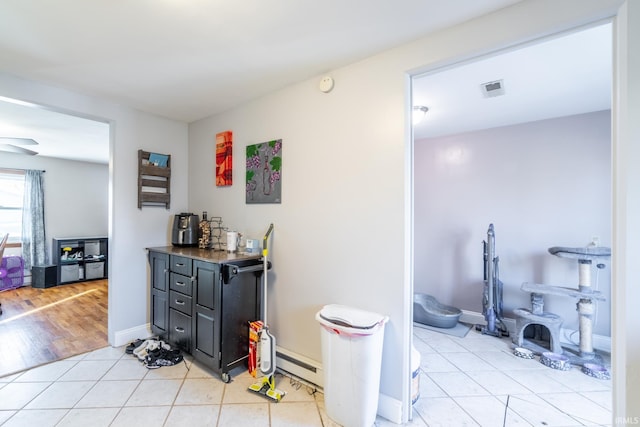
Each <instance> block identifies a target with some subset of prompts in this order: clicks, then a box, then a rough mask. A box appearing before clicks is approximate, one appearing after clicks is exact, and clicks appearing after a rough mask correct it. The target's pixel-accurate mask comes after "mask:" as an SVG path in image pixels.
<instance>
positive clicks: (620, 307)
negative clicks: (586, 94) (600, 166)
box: [612, 1, 640, 425]
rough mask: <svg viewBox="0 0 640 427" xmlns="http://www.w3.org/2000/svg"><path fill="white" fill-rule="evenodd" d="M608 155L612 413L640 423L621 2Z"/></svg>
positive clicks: (633, 16) (639, 67) (635, 36)
mask: <svg viewBox="0 0 640 427" xmlns="http://www.w3.org/2000/svg"><path fill="white" fill-rule="evenodd" d="M616 36H617V39H616V45H617V48H618V51H617V56H616V63H615V70H616V79H615V81H614V115H613V117H614V119H615V121H614V123H613V128H614V146H613V151H614V156H613V170H614V176H613V183H614V185H613V207H614V212H613V215H614V221H613V248H612V250H613V253H614V258H613V265H614V268H613V270H614V276H613V283H614V286H613V290H612V291H613V294H614V299H613V346H614V353H613V355H612V356H613V367H614V372H613V373H614V378H613V380H614V381H613V383H614V388H613V413H614V415H615V416H616V417H615V418H614V423H615V424H622V425H624V424H638V423H639V422H640V407H639V406H638V402H640V386H638V384H640V340H638V330H640V316H639V315H638V301H640V286H638V283H640V263H639V262H638V259H640V239H638V236H640V185H638V183H639V182H640V168H638V165H639V164H640V144H638V141H640V121H638V117H640V78H638V76H640V3H639V2H637V1H625V3H624V5H623V7H621V9H620V12H619V15H618V19H617V21H616Z"/></svg>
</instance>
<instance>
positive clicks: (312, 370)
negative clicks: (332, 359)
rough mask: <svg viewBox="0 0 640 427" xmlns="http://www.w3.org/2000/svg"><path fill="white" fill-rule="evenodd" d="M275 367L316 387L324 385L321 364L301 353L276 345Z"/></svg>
mask: <svg viewBox="0 0 640 427" xmlns="http://www.w3.org/2000/svg"><path fill="white" fill-rule="evenodd" d="M276 367H277V368H278V369H280V370H281V371H283V372H284V373H288V374H291V375H292V376H294V377H296V378H298V379H301V380H303V381H305V382H308V383H310V384H311V385H315V386H317V387H318V388H323V387H324V379H323V378H324V377H323V375H324V374H323V371H322V365H321V364H320V363H318V362H317V361H315V360H312V359H309V358H308V357H305V356H303V355H301V354H298V353H295V352H293V351H291V350H287V349H285V348H282V347H280V346H276Z"/></svg>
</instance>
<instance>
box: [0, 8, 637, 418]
mask: <svg viewBox="0 0 640 427" xmlns="http://www.w3.org/2000/svg"><path fill="white" fill-rule="evenodd" d="M620 3H622V1H618V0H566V1H563V2H556V1H552V0H535V1H529V0H527V1H524V2H522V3H518V4H516V5H514V6H513V7H510V8H507V9H504V10H502V11H498V12H496V13H493V14H491V15H488V16H486V17H483V18H480V19H477V20H473V21H469V22H467V23H465V24H463V25H460V26H456V27H454V28H451V29H447V30H443V31H441V32H438V33H436V34H434V35H433V36H430V37H427V38H425V39H421V40H419V41H416V42H414V43H411V44H408V45H405V46H402V47H400V48H398V49H394V50H391V51H389V52H385V53H383V54H381V55H378V56H376V57H373V58H370V59H368V60H366V61H363V62H361V63H358V64H354V65H352V66H350V67H345V68H343V69H339V70H334V71H333V72H332V73H331V74H332V75H333V76H334V77H335V78H336V88H335V89H334V91H333V92H332V93H330V94H327V95H324V94H320V93H319V92H318V91H317V81H318V79H319V77H320V76H318V79H312V80H309V81H306V82H302V83H300V84H298V85H295V86H292V87H290V88H287V89H285V90H283V91H280V92H277V93H274V94H273V95H270V96H267V97H265V98H264V99H261V100H257V101H255V102H253V103H250V104H247V105H245V106H243V107H240V108H238V109H236V110H234V111H231V112H228V113H227V114H224V115H220V116H218V117H215V118H209V119H206V120H203V121H201V122H198V123H196V124H194V125H193V126H191V127H190V129H189V134H190V135H189V145H190V151H191V152H190V153H189V159H188V160H187V151H186V146H185V141H187V134H186V126H185V125H184V124H181V123H177V122H173V121H170V120H165V119H162V118H158V117H154V116H150V115H146V114H143V113H137V112H135V111H133V110H131V109H128V108H125V107H121V106H117V105H113V104H111V103H108V102H106V101H102V100H99V99H96V98H91V97H86V96H82V95H79V94H75V93H70V92H67V91H64V90H60V89H56V88H53V87H49V86H43V85H39V84H34V83H30V82H24V81H18V80H16V79H12V78H10V77H9V76H4V75H0V93H1V94H2V95H4V96H13V97H16V98H22V99H27V100H33V101H39V102H40V103H45V104H49V105H54V106H58V107H61V108H64V109H69V110H73V111H81V112H85V113H87V114H90V115H94V116H99V117H103V118H108V119H110V120H111V121H112V122H113V123H115V126H114V134H113V135H114V136H113V138H114V140H113V143H112V148H113V153H112V156H113V157H112V162H111V168H112V169H111V171H110V179H111V181H110V185H111V189H112V193H111V197H112V215H111V217H110V227H111V228H110V237H111V239H112V243H111V247H112V248H113V249H114V250H115V253H113V252H112V257H111V262H112V265H111V269H110V271H112V272H114V274H113V275H112V278H111V281H110V282H112V288H114V289H113V290H114V291H115V292H110V298H111V300H110V325H109V326H110V327H109V330H110V340H112V339H113V334H114V331H117V330H120V329H124V328H127V327H131V326H134V325H136V324H142V323H143V322H144V323H146V322H147V317H146V313H142V310H141V307H142V306H143V305H145V304H146V303H147V301H146V298H147V289H148V288H147V286H148V285H147V267H146V259H145V253H144V247H145V246H148V245H158V244H166V243H167V242H169V240H170V239H169V237H168V233H167V231H168V216H169V215H167V212H166V211H164V210H151V209H143V210H142V211H138V210H137V208H136V203H135V202H136V200H135V199H136V190H135V182H136V179H135V174H136V165H135V162H136V160H135V159H136V156H135V152H136V151H137V149H138V148H146V149H148V150H152V149H154V150H158V151H166V152H170V153H171V154H172V155H173V156H174V157H173V158H172V162H173V165H174V169H176V173H174V174H173V176H174V178H173V179H172V193H173V202H172V209H171V213H176V212H178V211H180V210H184V209H185V208H184V206H187V203H186V197H187V182H186V180H187V176H188V178H189V183H190V184H189V187H190V190H189V204H188V208H189V209H191V210H193V211H196V212H197V211H200V210H203V209H206V210H208V211H209V212H210V213H211V214H213V213H216V214H221V215H223V216H224V217H225V219H226V221H227V223H228V224H229V225H233V226H234V227H237V228H238V229H241V230H243V231H245V232H248V233H251V234H258V235H261V234H262V233H263V232H264V229H265V227H266V225H267V222H269V221H274V222H275V224H276V233H275V235H274V242H273V244H274V251H273V258H274V266H275V269H274V273H273V276H274V277H273V279H274V280H272V281H271V283H272V284H273V287H272V289H274V292H278V294H276V295H275V299H272V301H273V304H272V305H271V310H272V312H273V315H272V316H271V317H270V319H274V320H273V321H274V332H275V333H276V335H277V336H278V338H279V339H281V340H282V344H283V345H284V346H286V347H290V348H292V349H294V350H295V349H300V348H303V347H305V348H304V349H303V350H304V351H303V353H304V354H307V355H311V356H313V358H316V359H317V358H318V357H319V356H318V350H319V342H318V335H319V331H318V329H317V325H316V324H315V322H314V321H313V320H312V318H311V317H310V316H311V314H312V313H313V312H314V311H315V309H316V308H317V307H318V306H319V305H321V304H323V303H325V302H335V301H337V300H340V301H341V302H345V303H349V304H354V305H356V304H358V305H359V306H362V307H363V308H368V309H374V310H378V311H381V312H385V313H387V314H389V315H390V316H391V323H390V324H389V325H388V326H389V327H388V334H387V337H386V340H385V346H386V350H385V354H384V360H383V366H384V370H383V376H382V384H383V390H384V392H385V393H387V394H388V395H389V396H391V397H393V398H396V399H402V400H403V401H404V403H405V407H404V408H405V409H408V408H409V396H410V379H409V372H410V365H409V351H408V349H409V346H408V343H409V339H410V331H411V317H410V315H411V305H410V298H409V297H408V294H409V292H410V289H411V288H410V272H409V271H408V270H407V269H406V268H405V259H406V257H410V256H411V253H410V252H409V251H408V250H407V248H409V247H410V246H411V245H410V238H405V237H404V232H405V228H406V226H408V224H407V223H408V221H405V211H406V208H405V204H404V202H405V198H404V194H405V190H406V187H408V186H409V181H405V177H407V176H409V175H410V174H409V172H410V167H409V164H410V163H409V162H405V160H406V154H407V150H408V148H407V147H408V146H409V144H410V142H409V141H410V132H409V131H408V114H406V111H408V101H407V99H408V93H409V84H408V77H407V72H410V73H418V72H422V71H425V70H427V69H430V68H434V67H437V66H439V65H443V64H451V63H453V62H456V61H460V60H463V59H465V58H470V57H474V56H478V55H481V54H483V53H486V52H488V51H493V50H496V49H499V48H502V47H506V46H511V45H514V44H517V43H519V42H523V41H527V40H531V39H533V38H536V37H540V36H544V35H549V34H552V33H555V32H557V31H561V30H564V29H568V28H571V27H575V26H578V25H581V24H585V23H588V22H591V21H594V20H597V19H601V18H604V17H607V16H613V15H614V14H615V13H616V11H617V9H616V8H617V6H618V5H619V4H620ZM625 4H626V5H629V2H625ZM636 6H637V5H636ZM630 9H632V10H631V11H630V13H628V14H626V11H625V16H624V18H625V19H628V20H629V21H631V20H633V22H634V24H635V23H637V22H638V20H639V19H640V13H639V12H640V11H638V10H637V7H636V8H635V9H634V8H633V6H631V7H630ZM551 11H552V12H553V13H551ZM631 27H632V28H631V29H630V30H629V31H631V34H630V35H629V36H627V35H626V33H624V34H622V37H623V40H622V41H618V42H617V43H618V44H620V43H623V44H624V45H625V47H627V46H628V50H627V51H625V55H628V56H629V57H630V58H631V61H630V62H631V63H630V64H627V63H626V62H624V63H623V64H621V66H622V67H623V69H622V71H620V72H625V73H626V72H629V71H632V72H631V73H629V75H628V76H627V78H626V79H625V85H623V87H622V89H623V90H624V91H625V96H626V97H627V98H625V100H624V103H623V104H622V105H621V107H620V110H621V111H622V112H624V113H634V112H637V107H638V99H640V97H639V96H638V91H637V77H635V80H634V77H633V76H637V75H640V73H638V72H637V71H638V70H637V68H638V60H637V59H638V58H637V57H635V56H634V55H637V52H639V51H640V50H638V49H635V50H634V49H632V47H633V48H637V46H634V44H633V43H632V40H631V39H630V37H633V36H635V35H636V34H635V32H637V31H638V29H637V28H638V27H637V26H636V27H633V26H631ZM633 28H636V29H635V30H634V31H635V32H634V31H632V29H633ZM627 89H629V90H630V91H629V92H628V93H627V92H626V90H627ZM614 115H615V111H614ZM620 127H621V128H622V130H623V131H624V132H623V133H624V136H623V138H621V140H620V141H619V144H620V147H619V148H620V149H622V151H623V152H624V154H626V155H627V156H628V157H627V158H626V159H625V162H626V161H629V162H631V164H638V163H640V155H639V153H638V150H637V147H636V148H633V147H634V146H633V145H632V143H631V141H635V140H637V139H638V138H637V135H638V125H637V124H633V123H632V122H631V121H630V120H627V121H625V122H624V123H623V124H622V125H621V126H620ZM227 129H231V130H233V131H234V132H235V141H236V147H238V146H239V147H241V148H240V152H239V153H238V151H235V156H236V162H235V170H236V173H240V176H241V175H242V173H244V169H243V168H242V167H241V166H239V164H238V163H237V162H238V159H240V161H241V158H242V147H244V146H245V145H247V144H251V143H256V142H262V141H266V140H269V139H271V138H274V137H282V138H283V142H284V144H285V145H284V150H285V151H284V161H285V164H284V172H283V179H284V184H283V204H282V205H279V206H276V205H267V206H245V205H244V198H243V197H242V189H241V188H239V187H242V185H241V182H242V178H241V177H240V178H238V175H236V176H235V179H236V183H237V184H234V187H232V188H230V189H216V188H214V185H213V178H212V173H213V169H212V168H211V167H210V166H211V165H212V164H213V163H212V162H213V148H212V145H211V148H209V147H208V146H207V144H209V143H211V144H212V142H213V138H214V137H215V133H216V132H219V131H223V130H227ZM634 138H635V139H634ZM288 147H289V148H288ZM310 149H311V150H310ZM625 149H626V150H627V151H625ZM236 150H237V148H236ZM287 150H289V151H287ZM329 151H336V152H337V153H336V156H337V159H334V158H333V157H330V155H329V154H328V152H329ZM287 153H290V154H287ZM198 154H200V155H202V156H203V157H202V158H199V157H198ZM338 154H340V155H341V156H342V157H340V156H338ZM209 155H210V156H211V158H210V160H208V159H207V157H206V156H209ZM614 159H615V158H614ZM210 162H211V163H210ZM288 162H290V163H288ZM333 162H335V163H336V164H337V165H336V166H335V167H334V166H332V165H333V164H334V163H333ZM625 164H626V163H624V164H623V167H622V168H621V169H620V170H619V171H616V172H615V173H616V177H617V178H618V181H622V183H623V184H624V183H626V182H629V184H628V185H624V186H623V188H620V189H619V190H620V194H615V195H614V197H616V200H617V202H616V203H622V202H620V198H623V199H624V198H626V197H627V194H629V195H633V196H635V195H636V194H635V193H633V191H635V192H636V193H637V191H638V190H637V186H635V190H633V188H631V189H630V190H627V188H629V186H630V185H631V184H630V183H631V182H637V178H638V177H637V172H632V171H634V170H635V169H631V168H630V167H624V165H625ZM187 165H188V166H189V168H190V169H189V171H187ZM319 166H326V167H327V168H329V170H330V171H331V172H332V174H328V176H329V178H327V179H324V180H323V179H321V178H320V177H318V176H314V175H313V174H311V173H309V171H310V170H311V171H313V170H314V169H313V168H319ZM345 166H349V167H345ZM352 166H353V167H352ZM203 167H204V168H205V169H200V168H203ZM636 169H637V168H636ZM187 174H188V175H187ZM238 180H239V181H238ZM618 181H616V182H618ZM238 183H240V184H238ZM405 184H406V185H405ZM629 191H630V192H631V193H629ZM635 200H640V197H635ZM618 215H619V218H620V219H621V220H622V221H621V222H619V223H618V224H617V228H616V231H617V233H618V235H620V236H623V235H624V233H625V231H626V230H627V227H631V230H632V231H633V230H637V227H638V221H639V220H638V219H637V218H640V212H638V206H637V203H636V204H631V205H630V206H629V207H628V208H627V207H626V206H624V209H623V210H621V211H620V212H619V213H618ZM614 226H616V223H615V222H614ZM163 231H164V233H163ZM636 240H637V239H636ZM615 245H616V244H614V246H615ZM634 245H635V246H634ZM617 247H618V248H621V249H624V252H619V253H621V254H624V255H622V256H623V257H624V260H626V264H625V265H623V266H622V267H620V268H621V269H622V268H626V273H627V274H625V275H624V276H622V277H621V278H620V281H619V282H618V284H617V287H616V286H614V288H615V289H617V290H616V292H617V293H616V295H617V296H618V297H620V296H624V295H625V294H624V293H623V291H624V290H626V291H627V294H629V296H630V297H633V298H627V299H620V300H618V304H619V307H618V310H617V314H616V316H619V317H618V326H616V328H620V329H619V330H620V331H622V330H623V329H622V328H624V325H623V323H624V322H627V324H629V326H628V327H629V329H627V330H624V331H625V332H624V334H623V335H621V337H620V338H619V341H618V345H619V347H618V348H620V352H621V355H620V356H619V358H618V359H616V360H618V361H622V362H624V363H622V364H620V365H618V367H617V368H616V370H615V371H614V374H615V375H616V379H617V382H616V383H614V386H615V387H614V388H616V390H617V391H616V392H615V393H616V395H617V397H616V403H615V413H616V414H618V415H624V414H626V412H624V411H625V410H626V407H628V408H629V411H631V408H632V407H631V403H633V402H637V401H638V390H637V386H636V387H635V389H634V385H633V384H637V383H638V372H639V368H638V367H639V366H640V361H639V360H638V354H640V350H639V349H638V347H637V345H638V344H637V343H636V344H635V347H634V346H632V345H631V344H632V342H633V340H632V337H633V332H634V331H635V330H637V329H638V327H640V325H638V322H639V320H638V319H639V317H638V316H635V317H633V314H634V313H635V311H634V308H633V307H634V305H635V301H637V300H638V298H636V297H637V296H638V290H637V289H638V288H637V287H635V288H634V287H632V285H631V284H632V283H637V281H638V276H639V275H638V267H637V265H638V263H637V262H636V263H635V264H633V260H634V259H637V257H638V252H639V251H638V247H637V242H636V243H633V242H628V241H624V242H622V243H620V244H618V246H617ZM627 249H628V250H627ZM408 264H409V263H407V265H408ZM114 267H117V268H114ZM114 270H115V271H114ZM363 270H364V271H363ZM276 289H277V290H276ZM288 293H291V294H292V295H295V296H297V297H298V298H297V299H296V300H295V301H294V300H293V298H291V297H290V296H288ZM403 294H407V295H403ZM632 304H634V305H632ZM616 330H618V329H614V335H615V332H616ZM636 341H637V340H636ZM112 342H113V341H112ZM279 342H280V341H279ZM627 343H629V347H628V348H627ZM306 344H308V349H307V348H306V347H307V346H306ZM627 371H629V372H630V373H631V374H632V376H631V377H630V378H629V379H628V380H626V379H625V374H626V372H627ZM620 384H621V385H622V392H620V390H618V389H617V387H618V385H620ZM627 395H628V396H627ZM627 402H628V403H627ZM625 405H626V406H625ZM406 416H407V413H406V412H405V413H404V414H403V417H404V419H406Z"/></svg>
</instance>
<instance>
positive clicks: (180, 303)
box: [176, 299, 184, 305]
mask: <svg viewBox="0 0 640 427" xmlns="http://www.w3.org/2000/svg"><path fill="white" fill-rule="evenodd" d="M176 304H178V305H184V301H182V300H179V299H177V300H176Z"/></svg>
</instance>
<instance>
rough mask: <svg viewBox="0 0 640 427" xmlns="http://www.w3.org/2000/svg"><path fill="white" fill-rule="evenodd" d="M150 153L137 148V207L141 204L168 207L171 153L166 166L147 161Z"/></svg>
mask: <svg viewBox="0 0 640 427" xmlns="http://www.w3.org/2000/svg"><path fill="white" fill-rule="evenodd" d="M151 154H152V153H150V152H148V151H144V150H138V209H142V207H143V206H164V207H165V208H166V209H169V204H170V202H171V155H166V154H165V155H166V156H167V157H168V160H167V166H166V167H163V166H155V165H153V164H151V163H149V156H150V155H151Z"/></svg>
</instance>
